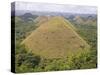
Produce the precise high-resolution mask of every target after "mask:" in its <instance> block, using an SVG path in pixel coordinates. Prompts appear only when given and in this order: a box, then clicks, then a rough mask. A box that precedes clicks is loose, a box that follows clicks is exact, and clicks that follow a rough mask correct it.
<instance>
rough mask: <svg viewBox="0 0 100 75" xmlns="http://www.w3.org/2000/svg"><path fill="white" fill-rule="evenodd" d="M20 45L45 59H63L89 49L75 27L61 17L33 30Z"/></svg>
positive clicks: (52, 18) (53, 18)
mask: <svg viewBox="0 0 100 75" xmlns="http://www.w3.org/2000/svg"><path fill="white" fill-rule="evenodd" d="M21 44H24V45H25V47H26V48H28V50H29V51H32V52H33V53H34V54H37V55H40V56H42V57H45V58H64V57H67V56H68V55H70V54H77V53H78V52H82V51H85V50H87V49H89V47H90V46H89V45H88V44H87V43H86V41H85V40H83V39H82V38H81V37H80V36H79V35H78V34H77V33H76V32H75V27H73V25H71V23H70V22H69V21H68V20H66V19H64V18H63V17H61V16H55V17H51V18H50V19H49V20H48V21H46V22H44V23H41V25H40V26H39V27H38V28H37V29H36V30H34V31H33V32H32V33H31V34H30V35H29V36H28V37H27V38H26V39H25V40H23V41H22V43H21Z"/></svg>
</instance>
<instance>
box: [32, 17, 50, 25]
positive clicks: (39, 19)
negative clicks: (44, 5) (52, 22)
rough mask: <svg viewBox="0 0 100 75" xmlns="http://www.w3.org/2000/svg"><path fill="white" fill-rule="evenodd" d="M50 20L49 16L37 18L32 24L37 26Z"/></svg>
mask: <svg viewBox="0 0 100 75" xmlns="http://www.w3.org/2000/svg"><path fill="white" fill-rule="evenodd" d="M50 18H51V17H50V16H39V17H37V18H36V19H35V20H34V22H35V23H37V25H38V26H39V25H40V24H42V23H44V22H46V21H48V20H49V19H50Z"/></svg>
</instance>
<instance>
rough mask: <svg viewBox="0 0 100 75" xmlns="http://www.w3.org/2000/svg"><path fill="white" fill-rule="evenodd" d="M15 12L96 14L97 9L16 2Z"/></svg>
mask: <svg viewBox="0 0 100 75" xmlns="http://www.w3.org/2000/svg"><path fill="white" fill-rule="evenodd" d="M16 10H30V11H43V12H46V11H50V12H68V13H83V14H96V13H97V7H95V6H81V5H65V4H64V5H59V4H49V3H47V4H46V3H31V2H16Z"/></svg>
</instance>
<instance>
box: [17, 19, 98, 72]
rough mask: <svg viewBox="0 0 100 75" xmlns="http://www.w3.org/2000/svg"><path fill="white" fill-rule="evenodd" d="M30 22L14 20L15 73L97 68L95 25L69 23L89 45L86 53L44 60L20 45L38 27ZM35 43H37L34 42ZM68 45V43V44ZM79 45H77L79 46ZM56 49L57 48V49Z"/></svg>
mask: <svg viewBox="0 0 100 75" xmlns="http://www.w3.org/2000/svg"><path fill="white" fill-rule="evenodd" d="M32 20H33V21H31V22H30V21H27V22H25V21H24V20H23V19H21V18H20V17H17V18H16V25H15V26H16V53H15V54H16V55H15V57H16V61H15V67H16V68H15V70H16V72H17V73H23V72H41V71H59V70H75V69H91V68H96V67H97V31H96V30H97V26H96V23H93V24H91V23H90V24H89V23H88V24H83V23H82V24H77V22H75V21H71V23H72V25H74V27H75V28H76V32H77V33H78V35H80V36H81V37H82V39H84V40H85V41H86V42H87V43H88V44H89V45H90V49H89V48H87V51H86V50H85V51H83V52H80V53H77V54H75V55H73V54H72V55H70V56H66V57H64V58H52V59H48V58H44V57H42V56H40V55H38V54H35V53H33V52H32V50H31V49H27V48H26V47H25V46H24V45H21V42H22V41H23V40H24V39H25V38H26V37H27V36H29V35H30V34H31V33H32V32H33V30H34V32H35V29H36V28H37V27H38V26H37V25H36V24H37V23H35V22H34V20H35V19H32ZM57 23H58V22H57ZM64 24H65V23H64ZM45 25H46V24H45ZM56 26H57V27H58V28H57V29H60V27H59V25H58V24H57V25H56ZM56 26H55V27H56ZM71 28H72V26H71ZM51 29H52V28H51ZM54 30H55V29H53V30H52V31H51V33H52V34H55V33H54ZM62 30H64V29H62ZM44 32H45V31H44ZM51 33H50V34H51ZM67 33H68V32H67ZM44 34H45V33H44ZM50 34H46V35H47V36H48V35H50ZM70 34H71V35H73V34H72V33H70ZM56 35H58V34H57V33H56ZM63 35H64V34H63ZM60 36H62V35H59V37H60ZM34 37H36V36H34ZM50 37H51V36H50ZM76 37H77V36H75V37H74V36H73V37H72V38H69V39H70V40H71V41H72V39H74V38H76ZM45 39H47V40H48V39H49V38H48V37H46V38H45ZM56 39H57V38H56ZM48 41H49V40H48ZM53 41H54V40H53ZM64 41H65V40H64ZM49 42H50V41H49ZM77 42H80V43H81V42H82V41H80V40H77ZM36 43H38V41H36ZM68 43H70V42H68ZM80 43H78V44H79V45H80ZM65 44H66V43H65ZM72 44H73V43H72ZM73 45H74V44H73ZM37 46H38V47H39V45H37ZM71 47H72V45H71ZM80 47H81V48H84V46H80ZM57 48H59V47H57ZM35 49H36V48H35ZM55 49H56V48H55ZM82 50H83V49H82ZM56 53H57V50H56V51H55V53H53V54H56ZM51 55H52V54H51Z"/></svg>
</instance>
